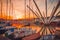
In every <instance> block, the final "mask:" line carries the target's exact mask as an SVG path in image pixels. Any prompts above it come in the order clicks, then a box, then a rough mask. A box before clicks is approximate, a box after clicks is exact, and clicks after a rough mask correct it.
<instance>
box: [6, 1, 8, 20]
mask: <svg viewBox="0 0 60 40" xmlns="http://www.w3.org/2000/svg"><path fill="white" fill-rule="evenodd" d="M7 15H8V0H6V20H7Z"/></svg>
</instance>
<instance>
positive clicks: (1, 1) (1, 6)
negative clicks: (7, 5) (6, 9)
mask: <svg viewBox="0 0 60 40" xmlns="http://www.w3.org/2000/svg"><path fill="white" fill-rule="evenodd" d="M2 6H3V4H2V0H1V18H2Z"/></svg>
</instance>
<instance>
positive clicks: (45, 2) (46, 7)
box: [45, 0, 47, 22]
mask: <svg viewBox="0 0 60 40" xmlns="http://www.w3.org/2000/svg"><path fill="white" fill-rule="evenodd" d="M45 6H46V7H45V9H46V22H47V0H45Z"/></svg>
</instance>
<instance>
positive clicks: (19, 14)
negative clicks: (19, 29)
mask: <svg viewBox="0 0 60 40" xmlns="http://www.w3.org/2000/svg"><path fill="white" fill-rule="evenodd" d="M6 1H7V0H2V10H3V11H2V15H3V16H4V15H7V16H8V15H9V7H10V2H9V3H8V13H6V9H7V7H6V3H7V2H6ZM35 1H36V3H37V5H38V6H39V9H40V10H41V13H42V14H43V12H44V13H45V0H35ZM12 2H13V14H12V12H10V16H12V17H13V19H19V18H20V19H21V18H25V0H12ZM47 2H48V4H47V5H48V7H47V9H48V16H49V15H50V13H51V11H52V9H53V7H54V6H56V4H57V2H58V0H47ZM27 5H29V0H26V18H29V9H28V8H27ZM0 7H1V0H0ZM30 7H31V8H32V9H33V10H34V11H37V9H36V7H35V5H34V3H33V1H32V0H30ZM0 9H1V8H0ZM59 10H60V7H59V9H58V11H59ZM58 11H57V12H58ZM0 12H1V10H0ZM37 12H38V11H37ZM30 15H31V16H30V18H34V17H35V16H34V17H33V13H32V12H31V11H30ZM0 16H1V13H0Z"/></svg>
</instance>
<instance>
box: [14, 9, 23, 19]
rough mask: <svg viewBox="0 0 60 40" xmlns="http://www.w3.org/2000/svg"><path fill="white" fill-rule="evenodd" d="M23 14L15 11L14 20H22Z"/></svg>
mask: <svg viewBox="0 0 60 40" xmlns="http://www.w3.org/2000/svg"><path fill="white" fill-rule="evenodd" d="M23 16H24V14H23V13H22V12H20V11H16V10H15V13H14V19H23Z"/></svg>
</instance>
